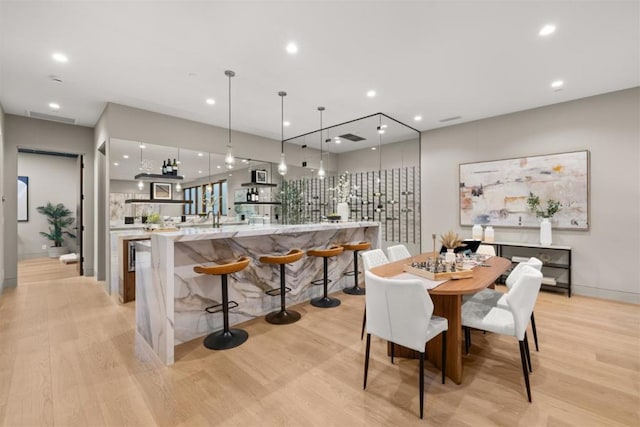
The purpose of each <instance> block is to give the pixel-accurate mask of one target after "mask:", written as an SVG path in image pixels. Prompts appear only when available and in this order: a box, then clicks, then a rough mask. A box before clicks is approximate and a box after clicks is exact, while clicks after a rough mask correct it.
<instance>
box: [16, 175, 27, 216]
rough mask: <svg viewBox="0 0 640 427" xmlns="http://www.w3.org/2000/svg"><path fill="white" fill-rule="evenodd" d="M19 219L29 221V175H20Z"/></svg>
mask: <svg viewBox="0 0 640 427" xmlns="http://www.w3.org/2000/svg"><path fill="white" fill-rule="evenodd" d="M18 221H19V222H26V221H29V177H28V176H19V177H18Z"/></svg>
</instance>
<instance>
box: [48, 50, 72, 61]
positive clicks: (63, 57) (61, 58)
mask: <svg viewBox="0 0 640 427" xmlns="http://www.w3.org/2000/svg"><path fill="white" fill-rule="evenodd" d="M51 57H52V58H53V60H54V61H57V62H62V63H64V62H69V58H68V57H67V55H65V54H64V53H60V52H55V53H54V54H53V55H51Z"/></svg>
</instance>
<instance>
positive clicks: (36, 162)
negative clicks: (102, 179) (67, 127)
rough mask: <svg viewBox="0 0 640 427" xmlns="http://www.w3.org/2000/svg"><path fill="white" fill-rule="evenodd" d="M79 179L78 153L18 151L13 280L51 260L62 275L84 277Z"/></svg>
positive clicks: (80, 159)
mask: <svg viewBox="0 0 640 427" xmlns="http://www.w3.org/2000/svg"><path fill="white" fill-rule="evenodd" d="M83 181H84V156H83V155H81V154H75V153H63V152H55V151H44V150H35V149H28V148H19V149H18V202H19V208H18V211H19V212H18V224H17V232H18V240H17V248H16V252H17V254H18V283H21V282H23V281H24V280H32V277H31V276H33V274H32V273H36V274H35V276H34V277H39V276H41V275H38V274H37V271H38V270H41V269H47V268H48V269H51V268H52V267H54V266H56V265H55V263H59V264H60V266H59V268H55V270H56V271H60V272H61V273H60V274H63V276H64V277H73V276H81V275H83V273H84V257H83V254H84V251H83V240H84V239H83V237H84V225H83V217H84V195H83V194H84V185H83ZM39 208H40V209H39ZM56 267H57V266H56ZM45 276H46V275H45ZM45 278H46V277H45Z"/></svg>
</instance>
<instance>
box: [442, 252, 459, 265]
mask: <svg viewBox="0 0 640 427" xmlns="http://www.w3.org/2000/svg"><path fill="white" fill-rule="evenodd" d="M444 262H448V263H449V264H453V263H455V262H456V254H455V253H454V252H453V249H447V252H446V253H445V254H444Z"/></svg>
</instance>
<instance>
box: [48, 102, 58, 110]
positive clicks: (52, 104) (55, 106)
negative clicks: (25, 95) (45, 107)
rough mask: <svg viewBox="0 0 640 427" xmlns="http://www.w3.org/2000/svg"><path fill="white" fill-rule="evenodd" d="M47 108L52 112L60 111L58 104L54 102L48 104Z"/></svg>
mask: <svg viewBox="0 0 640 427" xmlns="http://www.w3.org/2000/svg"><path fill="white" fill-rule="evenodd" d="M49 108H51V109H52V110H59V109H60V104H57V103H55V102H50V103H49Z"/></svg>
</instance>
